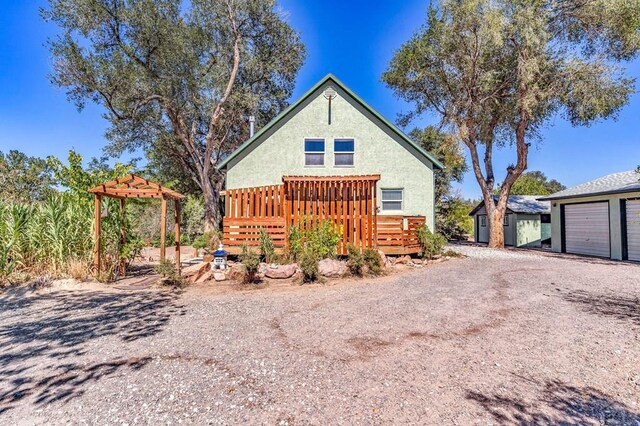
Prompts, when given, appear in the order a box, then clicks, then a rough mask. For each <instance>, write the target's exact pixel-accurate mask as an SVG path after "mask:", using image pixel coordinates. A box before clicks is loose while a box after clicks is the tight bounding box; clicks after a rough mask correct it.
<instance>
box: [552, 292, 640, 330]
mask: <svg viewBox="0 0 640 426" xmlns="http://www.w3.org/2000/svg"><path fill="white" fill-rule="evenodd" d="M561 297H562V298H563V299H564V300H566V301H567V302H571V303H576V304H578V305H579V306H580V308H581V309H582V310H583V311H585V312H588V313H591V314H595V315H602V316H606V317H613V318H616V319H618V320H622V321H630V322H632V323H633V324H635V325H640V298H637V297H624V296H619V295H606V294H600V293H589V292H587V291H583V290H577V291H571V292H567V293H562V294H561Z"/></svg>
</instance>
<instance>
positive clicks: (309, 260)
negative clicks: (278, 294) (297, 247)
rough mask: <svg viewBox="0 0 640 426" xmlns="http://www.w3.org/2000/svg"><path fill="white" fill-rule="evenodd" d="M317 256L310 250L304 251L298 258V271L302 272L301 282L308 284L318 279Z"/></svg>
mask: <svg viewBox="0 0 640 426" xmlns="http://www.w3.org/2000/svg"><path fill="white" fill-rule="evenodd" d="M318 260H319V259H318V255H317V253H315V252H313V251H311V250H305V251H304V252H302V255H301V256H300V265H299V266H300V269H301V270H302V281H303V282H305V283H310V282H314V281H317V279H318V275H319V272H318Z"/></svg>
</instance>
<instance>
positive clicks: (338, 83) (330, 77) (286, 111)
mask: <svg viewBox="0 0 640 426" xmlns="http://www.w3.org/2000/svg"><path fill="white" fill-rule="evenodd" d="M328 81H332V82H333V83H335V85H336V86H338V87H339V88H340V89H341V90H342V91H344V92H345V93H346V94H347V95H349V96H350V97H351V98H352V99H353V100H355V101H356V102H357V103H359V104H360V105H361V106H362V107H364V108H365V109H366V110H367V111H368V112H370V113H371V114H372V115H373V116H374V117H376V118H377V119H378V120H380V121H381V122H382V124H383V125H385V126H386V127H387V128H389V129H390V130H391V131H392V132H393V133H395V134H396V135H398V136H399V137H400V138H401V139H403V140H404V141H405V142H407V143H408V144H409V145H410V146H412V147H413V148H414V149H415V150H416V151H417V152H418V153H419V154H421V155H423V156H424V157H426V158H427V159H428V160H429V161H430V162H431V163H432V164H433V166H434V167H435V168H438V169H444V165H443V164H442V163H441V162H440V161H438V159H437V158H435V156H434V155H433V154H431V153H429V152H427V151H426V150H425V149H424V148H422V147H421V146H420V145H418V144H417V143H415V142H414V141H413V140H412V139H411V138H410V137H409V136H407V135H406V134H405V133H404V132H403V131H402V130H400V129H399V128H398V127H397V126H396V125H395V124H393V123H391V122H390V121H389V120H387V119H386V118H385V117H384V116H382V115H381V114H380V113H379V112H378V111H376V110H375V109H373V107H371V106H370V105H369V104H368V103H366V102H365V101H364V100H363V99H362V98H360V97H359V96H358V95H356V94H355V92H353V91H352V90H351V89H349V87H347V85H345V84H344V83H343V82H342V81H340V79H338V77H336V76H335V75H334V74H332V73H328V74H327V75H325V76H324V77H323V78H322V79H320V81H318V82H317V83H316V84H314V85H313V86H312V87H311V88H310V89H309V90H307V91H306V92H305V93H304V94H303V95H302V96H301V97H300V98H299V99H298V100H296V101H295V102H294V103H292V104H291V105H289V106H288V107H287V108H285V109H284V110H283V111H282V112H281V113H280V114H278V115H277V116H276V117H275V118H274V119H273V120H271V121H270V122H269V123H267V125H266V126H264V127H263V128H261V129H260V130H259V131H257V132H256V133H255V134H254V135H253V137H251V138H249V139H248V140H247V141H245V142H244V143H243V144H242V145H240V146H239V147H238V148H237V149H236V150H235V151H234V152H232V153H231V154H230V155H229V156H228V157H227V158H225V159H224V160H222V161H221V162H220V164H218V165H217V166H216V167H217V169H223V168H225V167H226V166H227V164H228V163H229V162H230V161H231V160H232V159H233V158H235V157H237V156H238V155H239V154H241V153H242V152H243V151H244V150H246V149H247V148H248V147H249V146H251V145H252V144H253V143H254V142H256V141H258V140H259V139H260V138H261V137H262V135H264V134H265V133H266V132H267V131H268V130H269V129H270V128H272V127H273V126H275V125H276V124H277V123H278V122H279V121H281V120H283V119H284V118H285V117H287V116H288V115H289V114H290V113H291V112H293V110H294V109H295V108H296V107H297V106H298V105H300V104H301V103H302V102H304V101H305V100H306V99H307V98H309V97H310V96H311V95H312V94H313V93H315V92H316V90H318V89H319V88H320V87H322V86H323V85H324V84H325V83H327V82H328Z"/></svg>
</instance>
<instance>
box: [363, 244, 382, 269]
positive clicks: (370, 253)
mask: <svg viewBox="0 0 640 426" xmlns="http://www.w3.org/2000/svg"><path fill="white" fill-rule="evenodd" d="M362 254H363V257H364V263H365V264H366V265H367V267H368V268H369V272H370V273H371V274H373V275H380V274H381V273H382V259H381V258H380V253H378V250H376V249H374V248H371V247H369V248H366V249H364V252H363V253H362Z"/></svg>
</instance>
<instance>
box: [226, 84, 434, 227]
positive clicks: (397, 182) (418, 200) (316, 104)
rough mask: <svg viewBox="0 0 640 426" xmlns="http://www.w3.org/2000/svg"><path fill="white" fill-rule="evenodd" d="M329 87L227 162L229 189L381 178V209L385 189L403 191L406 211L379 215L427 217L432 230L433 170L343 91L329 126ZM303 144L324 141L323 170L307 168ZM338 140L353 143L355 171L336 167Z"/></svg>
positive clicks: (418, 154)
mask: <svg viewBox="0 0 640 426" xmlns="http://www.w3.org/2000/svg"><path fill="white" fill-rule="evenodd" d="M326 85H329V84H326ZM326 85H325V86H322V87H320V88H319V89H318V90H317V91H316V92H315V93H314V94H312V95H311V96H310V97H309V98H308V99H307V100H306V101H305V102H303V103H302V104H300V105H299V106H298V107H297V108H296V109H295V110H294V111H293V113H292V114H289V116H288V117H289V118H288V119H285V120H282V121H281V122H280V123H278V125H276V126H274V128H272V129H270V130H269V131H268V132H267V133H265V135H264V137H262V138H261V139H260V140H257V141H256V142H255V143H254V144H253V145H252V146H251V148H250V149H247V150H246V152H243V153H242V155H239V156H238V157H236V158H233V159H232V160H231V161H230V162H229V164H228V167H227V177H226V179H227V180H226V187H227V189H235V188H245V187H253V186H261V185H274V184H280V183H282V177H283V176H287V175H311V176H335V175H363V174H380V176H381V177H380V181H379V182H378V206H379V207H380V200H381V190H382V189H386V188H389V189H396V188H401V189H403V208H402V210H398V211H381V212H380V214H404V215H425V216H426V217H427V224H428V225H429V227H430V228H431V229H434V222H435V218H434V215H435V209H434V180H433V164H432V163H431V162H430V161H429V160H428V159H427V158H425V157H424V156H423V155H421V154H420V153H418V152H417V151H416V149H415V148H413V147H412V146H410V145H409V144H408V143H407V142H406V141H404V140H402V139H401V138H400V137H399V136H397V135H396V134H395V133H393V132H391V131H390V130H388V128H386V126H384V125H381V123H380V121H379V120H378V119H377V118H376V117H375V116H373V115H372V114H370V113H369V112H368V111H367V110H366V109H365V108H363V107H362V106H361V105H360V104H358V103H357V102H355V101H352V99H351V98H350V97H349V96H348V94H345V93H344V92H343V91H342V90H341V89H340V88H336V89H337V90H338V97H337V98H335V99H333V101H332V103H331V124H330V125H329V124H328V101H327V99H325V98H324V96H323V94H322V91H323V90H324V88H325V87H326ZM334 88H335V86H334ZM305 138H320V139H324V140H325V160H324V161H325V165H324V166H322V167H308V166H305V165H304V140H305ZM336 138H338V139H339V138H352V139H354V141H355V154H354V166H352V167H339V166H334V155H333V154H334V151H333V142H334V139H336Z"/></svg>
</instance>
